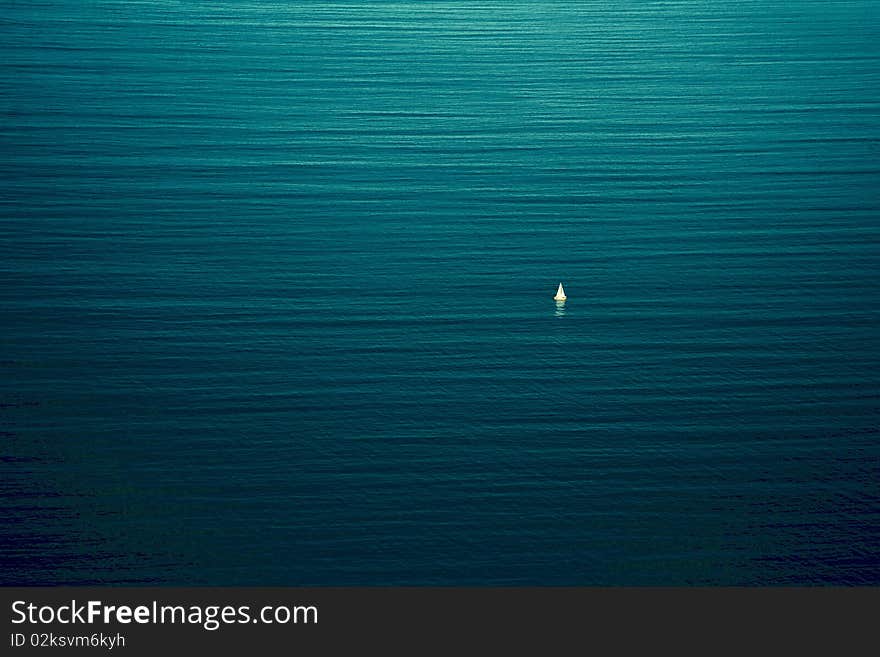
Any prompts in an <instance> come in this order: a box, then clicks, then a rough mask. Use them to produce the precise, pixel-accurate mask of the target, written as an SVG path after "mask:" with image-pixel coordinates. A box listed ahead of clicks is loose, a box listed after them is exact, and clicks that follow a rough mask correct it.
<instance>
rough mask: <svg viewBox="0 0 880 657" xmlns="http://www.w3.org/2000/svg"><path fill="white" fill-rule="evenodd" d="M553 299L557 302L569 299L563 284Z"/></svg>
mask: <svg viewBox="0 0 880 657" xmlns="http://www.w3.org/2000/svg"><path fill="white" fill-rule="evenodd" d="M553 298H554V299H555V300H556V301H565V300H566V299H567V298H568V297H567V296H565V290H563V289H562V283H560V284H559V289H558V290H556V296H555V297H553Z"/></svg>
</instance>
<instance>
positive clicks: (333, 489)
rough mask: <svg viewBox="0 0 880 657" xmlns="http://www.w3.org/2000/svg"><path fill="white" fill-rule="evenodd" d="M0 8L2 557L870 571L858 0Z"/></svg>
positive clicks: (145, 575) (18, 567)
mask: <svg viewBox="0 0 880 657" xmlns="http://www.w3.org/2000/svg"><path fill="white" fill-rule="evenodd" d="M2 7H3V11H2V19H0V36H2V39H0V116H2V121H0V307H2V313H0V431H2V435H0V441H2V442H0V445H2V453H0V456H2V459H0V497H2V504H0V546H2V559H0V583H3V584H62V583H71V584H84V583H114V584H120V583H158V584H227V585H234V584H255V585H337V584H366V585H378V584H441V585H447V584H493V585H508V584H539V585H540V584H548V585H550V584H552V585H558V584H572V585H594V584H595V585H608V584H612V585H617V584H622V585H669V584H671V585H679V584H748V585H774V584H874V585H876V584H880V404H878V401H880V381H878V375H877V372H878V371H880V345H878V319H880V295H878V285H877V281H878V273H880V270H878V264H880V163H878V161H880V93H878V90H880V5H878V4H877V3H876V2H873V1H872V0H853V1H851V2H818V1H815V0H798V1H797V2H792V1H790V0H787V1H785V2H783V1H778V0H760V1H757V0H745V1H741V2H736V3H732V2H722V1H721V0H695V1H693V2H683V1H681V2H679V1H675V0H670V1H664V2H659V1H658V2H648V1H636V0H617V1H611V0H608V1H598V2H563V1H549V0H548V1H545V0H540V1H530V2H526V1H524V0H522V1H520V0H508V1H505V2H476V3H465V2H457V1H448V2H447V1H438V2H402V1H396V0H389V1H388V2H381V3H366V2H359V1H350V2H345V3H341V2H333V1H327V2H246V1H233V0H222V1H216V2H196V1H192V2H187V1H179V2H175V1H170V0H168V1H154V2H150V1H144V2H74V1H73V0H69V1H67V0H57V1H49V0H47V1H43V2H36V1H35V2H25V3H20V2H3V3H2ZM559 281H562V282H563V283H564V284H565V287H566V291H567V293H568V296H569V300H568V302H567V303H566V304H565V305H564V306H563V307H557V306H556V304H555V303H554V302H553V301H552V296H553V294H554V292H555V289H556V286H557V284H558V282H559Z"/></svg>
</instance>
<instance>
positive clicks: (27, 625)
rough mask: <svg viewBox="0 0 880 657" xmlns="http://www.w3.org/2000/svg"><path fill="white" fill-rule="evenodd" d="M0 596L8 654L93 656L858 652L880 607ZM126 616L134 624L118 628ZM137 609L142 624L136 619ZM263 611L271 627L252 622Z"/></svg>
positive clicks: (680, 595)
mask: <svg viewBox="0 0 880 657" xmlns="http://www.w3.org/2000/svg"><path fill="white" fill-rule="evenodd" d="M0 592H2V604H3V613H2V616H3V618H4V629H5V633H4V636H3V644H4V651H3V652H4V654H11V655H15V654H22V653H25V652H32V651H35V650H39V651H41V652H45V649H46V648H50V649H51V648H53V647H55V648H56V649H57V650H60V649H61V648H65V649H69V646H68V644H72V645H73V646H74V647H83V648H86V647H87V648H89V650H90V651H91V652H92V654H98V653H102V652H108V651H109V652H110V653H113V652H118V651H120V650H121V651H123V652H124V654H127V655H140V654H145V655H146V654H152V655H155V654H187V653H190V654H191V651H194V650H197V651H200V654H201V652H202V651H205V650H221V649H222V650H224V652H226V651H229V650H234V651H239V652H243V651H254V650H255V649H258V651H259V652H258V654H282V653H283V654H294V653H300V652H301V653H302V654H344V651H347V653H345V654H352V652H351V651H352V650H354V651H355V653H354V654H375V653H376V651H389V650H394V651H400V652H401V654H405V653H407V651H409V654H420V653H422V652H425V651H427V650H429V649H430V650H431V651H432V652H433V651H436V650H438V649H439V650H443V651H448V652H453V653H454V654H474V653H480V654H499V651H511V650H515V651H516V652H517V654H520V653H523V652H525V653H532V654H540V655H544V654H559V653H569V652H571V651H572V650H573V649H575V650H577V651H578V652H579V653H582V654H586V653H591V652H595V651H596V650H598V649H600V648H601V649H602V654H606V651H607V650H612V651H614V652H617V651H629V650H640V651H645V650H648V651H650V652H654V651H655V650H657V649H660V648H663V649H683V648H693V649H696V650H698V651H699V650H701V649H703V650H714V649H717V648H728V649H729V648H736V649H738V650H748V651H754V650H756V649H760V650H762V651H763V650H771V649H772V650H784V651H785V652H786V654H791V653H790V651H791V650H793V649H795V648H796V647H798V646H802V647H806V648H810V649H813V650H815V649H817V648H821V649H824V650H828V651H833V652H834V653H838V654H840V653H842V654H857V653H859V652H861V651H860V650H859V648H860V647H861V646H863V645H865V643H864V642H865V641H868V640H872V639H873V626H874V624H875V620H876V610H877V609H878V608H880V605H878V602H880V589H877V588H653V589H652V588H390V587H389V588H382V587H374V588H221V587H217V588H213V587H211V588H171V587H167V588H113V587H107V588H95V587H82V588H79V587H72V588H71V587H57V588H3V589H0ZM74 601H75V602H74ZM89 601H99V602H100V605H97V606H95V607H94V608H95V609H96V610H97V611H96V614H98V615H96V616H94V617H93V618H92V620H93V622H88V618H89V617H88V612H89V606H88V604H89ZM28 604H30V605H33V606H32V607H31V608H30V609H29V608H28V606H27V605H28ZM92 604H93V605H95V603H94V602H93V603H92ZM13 605H15V607H13ZM120 606H122V607H123V610H122V611H121V612H120V611H119V607H120ZM139 606H140V607H141V610H140V612H136V611H135V609H136V608H137V607H139ZM163 606H165V607H166V610H165V611H166V616H165V622H164V623H159V622H157V619H158V618H159V616H158V615H151V614H153V612H154V611H157V610H159V611H161V609H162V607H163ZM225 606H228V607H229V608H230V609H234V612H228V613H227V615H226V617H227V618H228V619H229V621H230V622H223V618H222V617H221V614H222V612H223V610H222V608H223V607H225ZM243 606H246V607H247V608H248V618H250V620H248V621H247V622H243V621H244V618H245V617H244V616H242V615H240V608H241V607H243ZM42 607H49V608H51V609H48V610H47V609H42V610H41V608H42ZM111 607H115V609H111ZM174 607H182V608H184V610H185V611H186V614H187V622H185V623H184V622H179V621H181V620H182V617H181V616H180V611H179V610H178V609H171V608H174ZM266 607H270V609H269V611H264V608H266ZM278 607H283V608H284V609H285V610H286V611H285V610H282V611H280V612H279V611H278ZM77 608H78V609H79V610H80V611H79V614H80V616H79V618H80V619H81V620H82V622H76V623H70V622H67V623H59V622H57V617H56V616H55V614H57V613H59V612H60V613H61V618H62V620H69V617H71V615H72V613H73V610H74V609H77ZM127 608H131V609H130V610H128V611H126V609H127ZM215 608H216V609H215ZM108 609H109V611H106V610H108ZM144 609H146V611H144ZM169 609H170V611H169ZM227 611H228V610H227ZM276 612H278V613H280V616H277V617H276V616H275V613H276ZM40 613H42V618H43V620H45V621H52V620H54V621H55V622H45V623H34V622H30V620H31V617H33V618H34V619H39V617H40V616H39V615H40ZM105 613H106V614H108V616H104V614H105ZM118 613H121V614H122V616H121V618H122V619H123V620H126V619H127V620H129V621H130V622H120V619H119V617H118V616H117V615H116V614H118ZM135 613H139V614H140V616H139V619H140V620H142V621H144V622H135V621H134V620H133V618H134V614H135ZM288 613H290V614H291V615H288ZM29 614H30V615H29ZM174 614H177V615H176V616H175V615H174ZM260 614H265V615H264V618H265V620H266V621H267V622H262V621H261V620H260V619H259V618H258V619H257V620H253V618H251V617H252V616H254V615H260ZM23 616H24V617H26V620H25V619H23ZM285 618H286V622H282V621H284V620H285ZM23 620H24V622H13V621H23ZM105 620H109V622H104V621H105ZM172 621H173V622H172ZM214 621H216V623H215V622H214ZM270 621H271V622H270ZM215 625H216V627H215ZM53 637H54V639H53ZM62 637H63V638H62ZM79 637H86V640H85V642H86V643H87V644H89V645H85V646H83V645H82V644H83V639H81V638H79ZM118 637H122V641H119V639H118ZM113 639H116V645H115V646H112V647H111V645H110V644H111V643H112V641H113ZM77 641H78V642H79V643H77ZM16 643H20V644H22V645H19V646H17V645H16ZM92 644H94V645H92ZM868 645H871V644H870V643H869V644H868ZM6 648H11V650H10V651H9V652H6ZM57 650H56V652H57ZM487 651H488V652H487ZM50 652H51V650H50Z"/></svg>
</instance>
